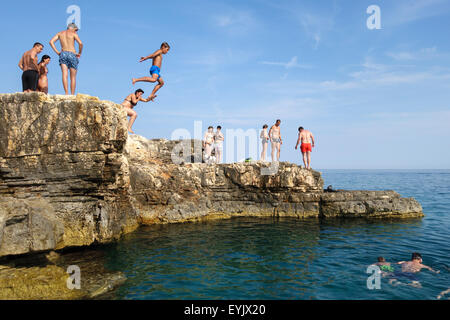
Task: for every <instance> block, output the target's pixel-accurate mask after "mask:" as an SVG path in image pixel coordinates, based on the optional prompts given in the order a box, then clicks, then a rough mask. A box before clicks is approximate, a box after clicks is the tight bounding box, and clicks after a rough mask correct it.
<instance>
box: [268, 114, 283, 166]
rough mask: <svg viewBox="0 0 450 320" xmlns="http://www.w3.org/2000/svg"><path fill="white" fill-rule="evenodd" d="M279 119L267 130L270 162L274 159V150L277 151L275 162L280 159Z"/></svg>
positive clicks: (281, 141) (281, 142)
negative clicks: (270, 145) (270, 150)
mask: <svg viewBox="0 0 450 320" xmlns="http://www.w3.org/2000/svg"><path fill="white" fill-rule="evenodd" d="M280 124H281V120H280V119H278V120H277V121H276V122H275V124H274V125H273V126H272V127H271V128H270V130H269V137H270V141H271V143H272V162H274V161H275V150H276V151H277V160H276V161H277V162H278V161H280V151H281V145H282V144H283V140H282V139H281V130H280Z"/></svg>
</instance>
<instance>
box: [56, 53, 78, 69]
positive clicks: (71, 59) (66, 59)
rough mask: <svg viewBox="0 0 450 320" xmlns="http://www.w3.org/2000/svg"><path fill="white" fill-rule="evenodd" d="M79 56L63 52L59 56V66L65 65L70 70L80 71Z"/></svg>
mask: <svg viewBox="0 0 450 320" xmlns="http://www.w3.org/2000/svg"><path fill="white" fill-rule="evenodd" d="M78 62H79V61H78V58H77V55H76V54H75V53H73V52H70V51H63V52H61V54H60V55H59V65H62V64H65V65H66V66H67V68H69V69H75V70H77V69H78Z"/></svg>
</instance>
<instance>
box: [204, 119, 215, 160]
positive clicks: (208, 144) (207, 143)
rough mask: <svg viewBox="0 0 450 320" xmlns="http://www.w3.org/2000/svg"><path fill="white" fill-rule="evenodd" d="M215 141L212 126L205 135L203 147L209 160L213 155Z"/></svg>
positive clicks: (206, 158)
mask: <svg viewBox="0 0 450 320" xmlns="http://www.w3.org/2000/svg"><path fill="white" fill-rule="evenodd" d="M213 143H214V128H213V127H212V126H209V127H208V131H206V132H205V135H204V136H203V148H204V149H205V161H206V162H208V160H209V158H210V157H211V152H212V150H213Z"/></svg>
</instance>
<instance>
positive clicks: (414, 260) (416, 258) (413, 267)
mask: <svg viewBox="0 0 450 320" xmlns="http://www.w3.org/2000/svg"><path fill="white" fill-rule="evenodd" d="M397 264H400V265H401V266H402V272H401V273H397V272H396V273H395V276H396V277H402V278H407V279H408V280H411V285H412V286H414V287H418V288H420V287H421V284H420V282H419V281H418V279H417V277H416V275H415V274H416V273H418V272H420V270H422V269H428V270H430V271H432V272H435V273H439V272H440V271H439V270H437V271H435V270H433V269H432V268H430V267H429V266H426V265H424V264H422V256H421V255H420V253H417V252H414V253H413V254H412V257H411V261H400V262H398V263H397ZM397 281H398V280H397V279H395V278H394V279H391V280H390V281H389V283H390V284H393V285H398V284H399V283H397Z"/></svg>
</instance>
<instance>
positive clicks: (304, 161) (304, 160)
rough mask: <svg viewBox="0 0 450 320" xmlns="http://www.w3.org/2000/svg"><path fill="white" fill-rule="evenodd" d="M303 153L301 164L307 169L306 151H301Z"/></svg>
mask: <svg viewBox="0 0 450 320" xmlns="http://www.w3.org/2000/svg"><path fill="white" fill-rule="evenodd" d="M302 155H303V164H304V165H305V169H308V162H307V159H306V152H302Z"/></svg>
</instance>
